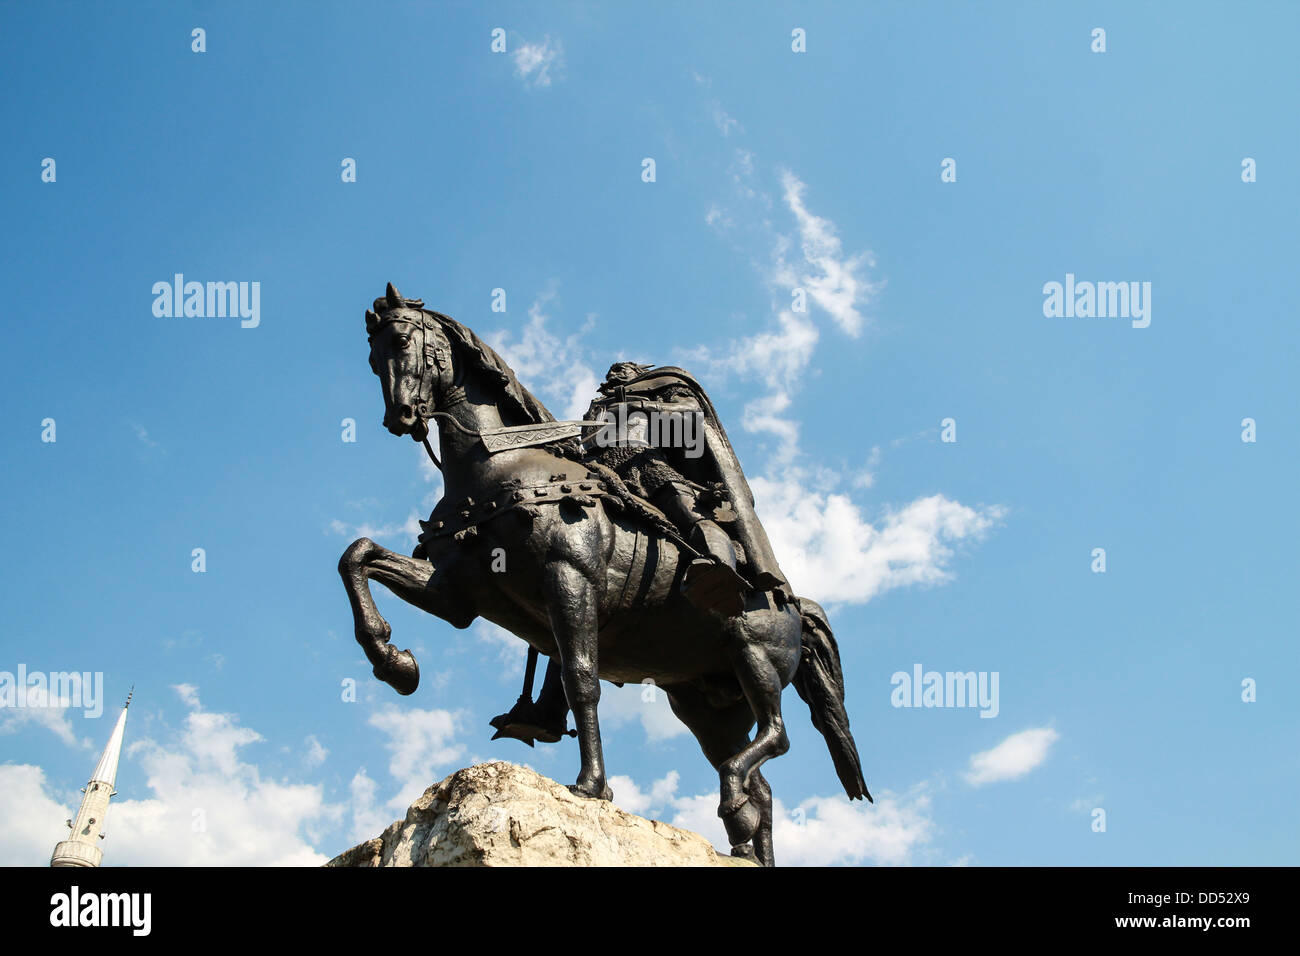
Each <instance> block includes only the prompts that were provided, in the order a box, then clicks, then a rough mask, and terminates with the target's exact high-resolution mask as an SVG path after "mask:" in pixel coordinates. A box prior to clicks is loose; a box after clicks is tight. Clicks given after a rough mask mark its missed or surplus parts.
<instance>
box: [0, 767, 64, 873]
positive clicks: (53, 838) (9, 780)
mask: <svg viewBox="0 0 1300 956" xmlns="http://www.w3.org/2000/svg"><path fill="white" fill-rule="evenodd" d="M71 816H72V814H71V813H70V812H69V810H68V807H67V805H66V804H64V803H63V802H62V801H60V800H57V799H55V798H54V797H52V796H50V795H49V793H48V792H47V790H46V782H45V771H44V770H42V769H41V768H40V767H35V766H32V765H31V764H3V765H0V865H3V866H48V865H49V862H50V853H51V852H52V851H53V850H54V844H56V843H58V842H59V841H60V840H62V839H63V838H64V837H65V836H67V833H68V830H67V827H65V826H64V825H63V821H64V820H67V819H68V818H69V817H71Z"/></svg>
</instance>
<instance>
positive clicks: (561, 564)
mask: <svg viewBox="0 0 1300 956" xmlns="http://www.w3.org/2000/svg"><path fill="white" fill-rule="evenodd" d="M543 580H544V582H545V586H546V593H547V595H548V600H547V613H548V615H549V617H550V621H551V632H552V633H553V634H554V635H555V643H556V646H557V647H558V648H559V652H560V676H561V679H562V681H563V683H564V696H565V697H566V698H567V699H568V702H569V707H570V709H572V711H573V720H574V724H575V726H576V727H577V730H578V750H579V752H580V753H581V755H582V769H581V770H580V772H579V773H578V781H577V783H575V784H574V785H573V786H572V787H570V788H569V789H570V790H572V791H573V792H574V793H576V794H578V795H579V796H583V797H599V798H600V799H602V800H612V799H614V793H613V791H612V790H610V789H609V786H608V785H607V783H606V780H605V756H604V753H603V751H602V749H601V744H600V722H599V720H598V719H597V714H596V711H597V705H599V703H600V680H599V679H598V673H599V672H598V671H597V667H596V644H597V636H598V627H597V620H596V593H595V587H594V585H593V583H592V581H591V580H590V578H589V577H588V575H587V574H586V573H585V572H584V571H583V570H582V569H580V568H579V567H578V566H577V565H576V564H574V563H572V562H570V561H568V560H565V559H562V558H556V559H553V560H551V561H549V562H548V563H547V564H546V567H545V570H544V572H543Z"/></svg>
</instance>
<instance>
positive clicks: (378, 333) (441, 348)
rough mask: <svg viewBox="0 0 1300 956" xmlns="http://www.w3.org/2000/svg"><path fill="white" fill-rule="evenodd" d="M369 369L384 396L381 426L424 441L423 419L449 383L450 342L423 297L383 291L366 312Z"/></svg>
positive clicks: (435, 408) (452, 371)
mask: <svg viewBox="0 0 1300 956" xmlns="http://www.w3.org/2000/svg"><path fill="white" fill-rule="evenodd" d="M366 333H367V335H368V336H369V338H370V368H371V370H372V371H373V372H374V373H375V374H376V375H377V376H379V381H380V384H381V386H382V388H383V393H384V427H385V428H387V429H388V430H389V431H390V432H392V433H393V434H394V435H410V436H411V437H412V438H413V439H415V440H416V441H417V442H418V441H423V440H424V438H425V437H427V436H428V434H429V426H428V420H429V418H430V416H432V415H433V413H434V412H436V411H438V403H439V401H440V399H441V398H442V397H443V396H444V395H445V394H446V392H447V390H448V389H449V388H450V387H451V386H452V385H453V384H454V381H455V378H456V373H455V369H454V368H453V359H452V348H451V343H450V341H449V340H448V338H447V334H446V332H444V331H443V329H442V325H441V323H440V322H439V321H438V319H437V317H435V316H434V315H433V313H430V312H428V311H426V310H425V309H424V301H423V300H422V299H406V298H403V297H402V295H401V293H399V292H398V291H397V289H395V288H394V287H393V284H392V283H391V282H390V283H388V291H387V292H386V293H385V294H384V296H383V297H382V298H378V299H375V302H374V308H372V309H367V310H366Z"/></svg>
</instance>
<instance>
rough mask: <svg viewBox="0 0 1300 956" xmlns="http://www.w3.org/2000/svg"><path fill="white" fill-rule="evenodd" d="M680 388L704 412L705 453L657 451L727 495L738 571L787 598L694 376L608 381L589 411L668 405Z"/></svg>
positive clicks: (657, 374)
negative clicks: (740, 555)
mask: <svg viewBox="0 0 1300 956" xmlns="http://www.w3.org/2000/svg"><path fill="white" fill-rule="evenodd" d="M683 389H684V390H686V391H687V392H689V393H690V397H691V398H692V399H694V401H695V403H696V404H697V405H698V406H699V408H700V411H701V412H702V414H703V431H704V449H703V454H701V455H700V456H699V457H697V458H689V457H687V456H686V454H685V453H684V451H683V450H682V449H680V448H661V449H660V450H661V451H663V452H664V453H665V454H666V456H667V457H668V459H669V461H670V462H671V464H672V465H673V467H674V468H676V469H677V470H678V471H679V472H680V473H681V474H682V476H683V477H684V478H686V479H688V480H689V481H692V482H695V483H696V484H699V485H704V486H706V487H710V486H711V487H715V488H717V487H720V488H721V489H722V491H723V492H724V493H725V496H726V498H727V499H728V500H729V502H730V506H731V512H732V516H731V520H729V521H725V522H723V527H725V528H726V529H727V530H728V532H729V534H730V536H731V537H732V539H733V540H734V541H735V542H736V543H738V544H739V545H740V548H741V550H742V551H743V552H744V564H743V566H742V567H741V569H740V570H741V572H742V574H743V575H744V577H745V578H746V579H748V580H749V582H750V584H752V585H753V586H754V587H756V588H757V589H758V590H764V591H765V590H772V589H780V590H782V591H784V592H785V593H786V594H789V593H791V592H790V590H789V584H788V583H787V582H786V579H785V575H783V574H782V573H781V567H780V565H778V564H777V561H776V555H775V554H774V553H773V552H772V544H771V542H770V541H768V538H767V532H765V531H764V530H763V526H762V524H760V523H759V520H758V516H757V515H756V514H755V513H754V493H753V491H751V490H750V487H749V482H748V481H746V480H745V473H744V471H742V470H741V467H740V461H739V460H738V459H737V458H736V451H735V449H734V448H732V446H731V440H730V439H729V438H728V437H727V432H726V429H724V428H723V427H722V422H721V421H720V420H719V419H718V413H717V411H716V410H715V409H714V407H713V402H711V401H710V400H709V396H708V395H706V394H705V392H704V389H703V388H702V387H701V386H700V383H699V382H698V381H696V380H695V377H694V376H693V375H691V374H690V373H689V372H687V371H686V370H684V369H681V368H677V367H675V366H664V367H662V368H654V369H651V370H649V371H647V372H643V373H641V374H640V375H638V376H636V377H635V378H633V379H630V380H629V381H627V382H606V383H605V384H604V385H602V386H601V392H602V393H603V394H602V395H601V396H600V397H598V398H597V399H596V401H595V402H594V403H593V406H592V407H593V409H594V408H598V407H604V408H610V407H611V406H615V405H618V404H620V403H621V402H624V401H628V400H631V399H635V398H642V399H647V400H650V401H672V400H674V393H675V394H677V395H681V393H682V390H683ZM681 397H683V398H684V397H685V396H684V395H681ZM679 400H680V399H679ZM589 417H590V416H589Z"/></svg>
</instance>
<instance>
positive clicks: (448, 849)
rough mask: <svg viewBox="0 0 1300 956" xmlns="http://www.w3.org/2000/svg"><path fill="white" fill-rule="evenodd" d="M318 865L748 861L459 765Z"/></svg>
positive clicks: (541, 782)
mask: <svg viewBox="0 0 1300 956" xmlns="http://www.w3.org/2000/svg"><path fill="white" fill-rule="evenodd" d="M326 865H327V866H363V867H364V866H752V865H753V864H752V863H750V862H749V861H745V860H737V859H734V858H732V857H730V856H724V855H722V854H720V853H718V852H717V851H716V850H714V848H713V846H712V845H711V844H710V843H709V841H708V840H706V839H704V837H702V836H700V835H699V834H698V833H692V832H691V831H689V830H682V829H679V828H678V827H674V826H670V825H669V824H667V823H661V822H659V821H658V820H647V819H646V818H645V817H639V816H637V815H636V814H633V813H628V812H627V811H625V810H620V809H619V808H618V807H616V806H614V805H613V804H612V803H608V802H606V801H604V800H589V799H586V798H583V797H577V796H574V795H573V794H572V793H570V792H569V790H568V788H567V787H564V786H561V785H560V784H558V783H556V782H555V781H554V780H551V779H549V778H547V777H543V776H542V775H541V774H539V773H537V772H535V771H533V770H529V769H528V768H527V767H520V766H517V765H515V764H510V763H504V762H501V761H494V762H492V763H484V764H478V765H477V766H474V767H467V768H466V769H464V770H458V771H456V772H455V773H453V774H452V775H451V776H449V777H447V779H445V780H443V781H442V782H441V783H439V784H436V785H435V786H432V787H430V788H429V789H428V790H426V791H425V792H424V795H423V796H422V797H420V799H418V800H416V801H415V802H414V803H413V804H411V807H410V809H408V810H407V811H406V818H405V819H403V820H398V821H396V822H395V823H393V824H392V825H391V826H389V827H388V829H386V830H385V831H384V832H383V833H381V834H380V835H379V836H377V837H375V838H374V839H372V840H367V841H366V842H365V843H362V844H359V845H358V846H354V847H353V848H352V849H350V850H348V851H347V852H345V853H342V854H340V855H339V856H337V857H335V858H334V859H333V860H330V862H329V863H327V864H326Z"/></svg>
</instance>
